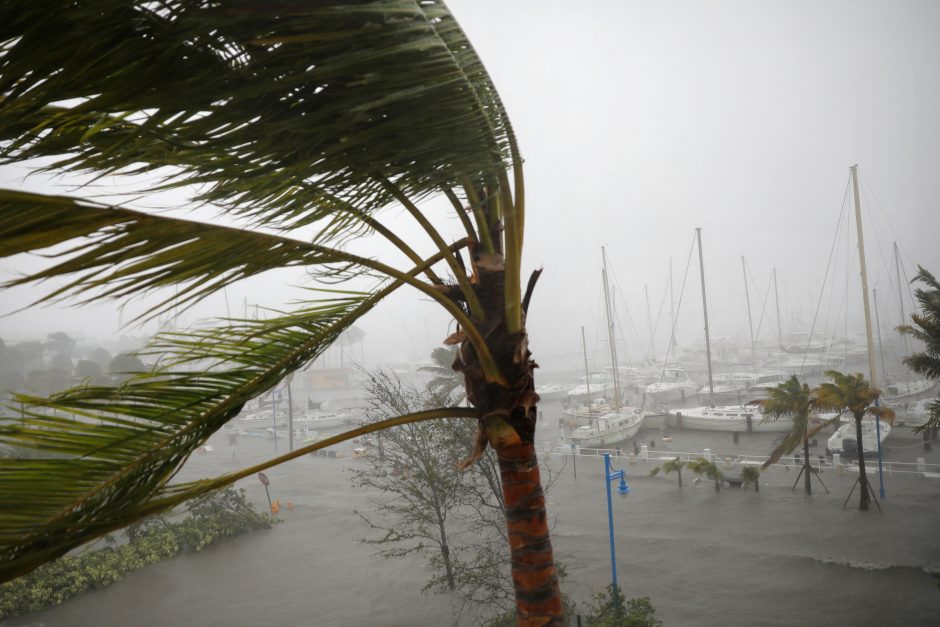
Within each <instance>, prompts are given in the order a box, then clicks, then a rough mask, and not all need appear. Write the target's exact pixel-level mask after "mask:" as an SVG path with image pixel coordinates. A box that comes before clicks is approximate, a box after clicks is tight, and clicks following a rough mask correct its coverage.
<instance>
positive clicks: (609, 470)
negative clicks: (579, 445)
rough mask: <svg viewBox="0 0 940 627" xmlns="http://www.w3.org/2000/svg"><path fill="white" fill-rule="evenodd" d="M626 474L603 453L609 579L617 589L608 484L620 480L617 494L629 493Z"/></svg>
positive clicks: (608, 454) (611, 503)
mask: <svg viewBox="0 0 940 627" xmlns="http://www.w3.org/2000/svg"><path fill="white" fill-rule="evenodd" d="M626 476H627V474H626V472H625V471H624V470H622V469H621V470H614V469H613V467H612V466H611V465H610V453H604V477H605V478H606V481H604V485H605V486H607V525H608V528H609V529H610V580H611V583H612V584H613V587H614V590H616V589H617V554H616V552H615V550H614V506H613V502H612V499H611V494H610V484H611V483H612V482H614V481H617V480H618V479H619V480H620V484H619V485H618V486H617V494H619V495H620V496H627V494H629V493H630V487H629V486H628V485H627V482H626V481H625V480H624V478H625V477H626Z"/></svg>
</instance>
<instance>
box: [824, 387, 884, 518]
mask: <svg viewBox="0 0 940 627" xmlns="http://www.w3.org/2000/svg"><path fill="white" fill-rule="evenodd" d="M826 377H827V378H829V379H832V382H831V383H828V382H826V383H821V384H820V385H819V387H818V388H817V389H816V401H815V405H816V407H819V408H821V409H827V410H833V411H839V412H842V411H847V412H849V413H850V414H852V417H853V418H855V437H856V440H857V442H858V481H859V489H860V490H861V494H860V496H859V502H858V508H859V509H860V510H867V509H868V503H869V495H870V492H871V488H870V487H869V484H868V475H867V474H865V451H864V449H863V447H862V419H863V418H864V417H865V416H866V415H870V416H875V417H876V418H878V419H881V420H885V421H887V422H892V421H893V420H894V411H893V410H892V409H891V408H890V407H880V406H878V398H879V397H880V396H881V390H879V389H878V388H875V387H872V385H871V384H870V383H869V382H868V381H867V380H866V379H865V377H864V376H863V375H862V373H860V372H858V373H855V374H843V373H841V372H839V371H837V370H827V371H826Z"/></svg>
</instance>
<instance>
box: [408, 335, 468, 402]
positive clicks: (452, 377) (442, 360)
mask: <svg viewBox="0 0 940 627" xmlns="http://www.w3.org/2000/svg"><path fill="white" fill-rule="evenodd" d="M456 357H457V347H456V346H447V347H445V346H437V347H435V348H434V350H432V351H431V361H433V362H434V365H433V366H421V367H420V368H418V370H420V371H421V372H427V373H429V374H431V375H433V376H432V378H431V380H430V381H428V389H429V390H431V391H432V392H434V393H436V394H440V395H441V396H442V397H443V398H449V397H450V395H451V394H453V393H454V392H456V391H457V390H459V389H461V388H463V377H461V376H460V373H459V372H456V371H454V368H453V364H454V359H456Z"/></svg>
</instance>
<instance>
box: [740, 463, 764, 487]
mask: <svg viewBox="0 0 940 627" xmlns="http://www.w3.org/2000/svg"><path fill="white" fill-rule="evenodd" d="M741 480H742V481H744V484H745V485H747V484H748V483H751V484H754V491H755V492H760V470H759V469H758V468H757V467H755V466H745V467H744V468H742V469H741Z"/></svg>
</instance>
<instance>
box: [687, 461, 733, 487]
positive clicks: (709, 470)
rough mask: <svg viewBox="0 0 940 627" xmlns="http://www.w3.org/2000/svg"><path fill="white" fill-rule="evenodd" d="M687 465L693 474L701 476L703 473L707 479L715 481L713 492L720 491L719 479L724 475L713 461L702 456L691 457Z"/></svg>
mask: <svg viewBox="0 0 940 627" xmlns="http://www.w3.org/2000/svg"><path fill="white" fill-rule="evenodd" d="M686 465H687V466H688V467H689V470H691V471H692V472H694V473H695V474H697V475H699V476H702V475H705V476H706V477H708V478H709V479H711V480H712V481H714V482H715V492H721V480H722V479H724V477H725V475H724V473H723V472H721V470H720V469H719V468H718V466H717V465H716V464H715V462H711V461H708V460H707V459H705V458H704V457H699V458H698V459H693V460H692V461H690V462H688V463H687V464H686Z"/></svg>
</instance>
